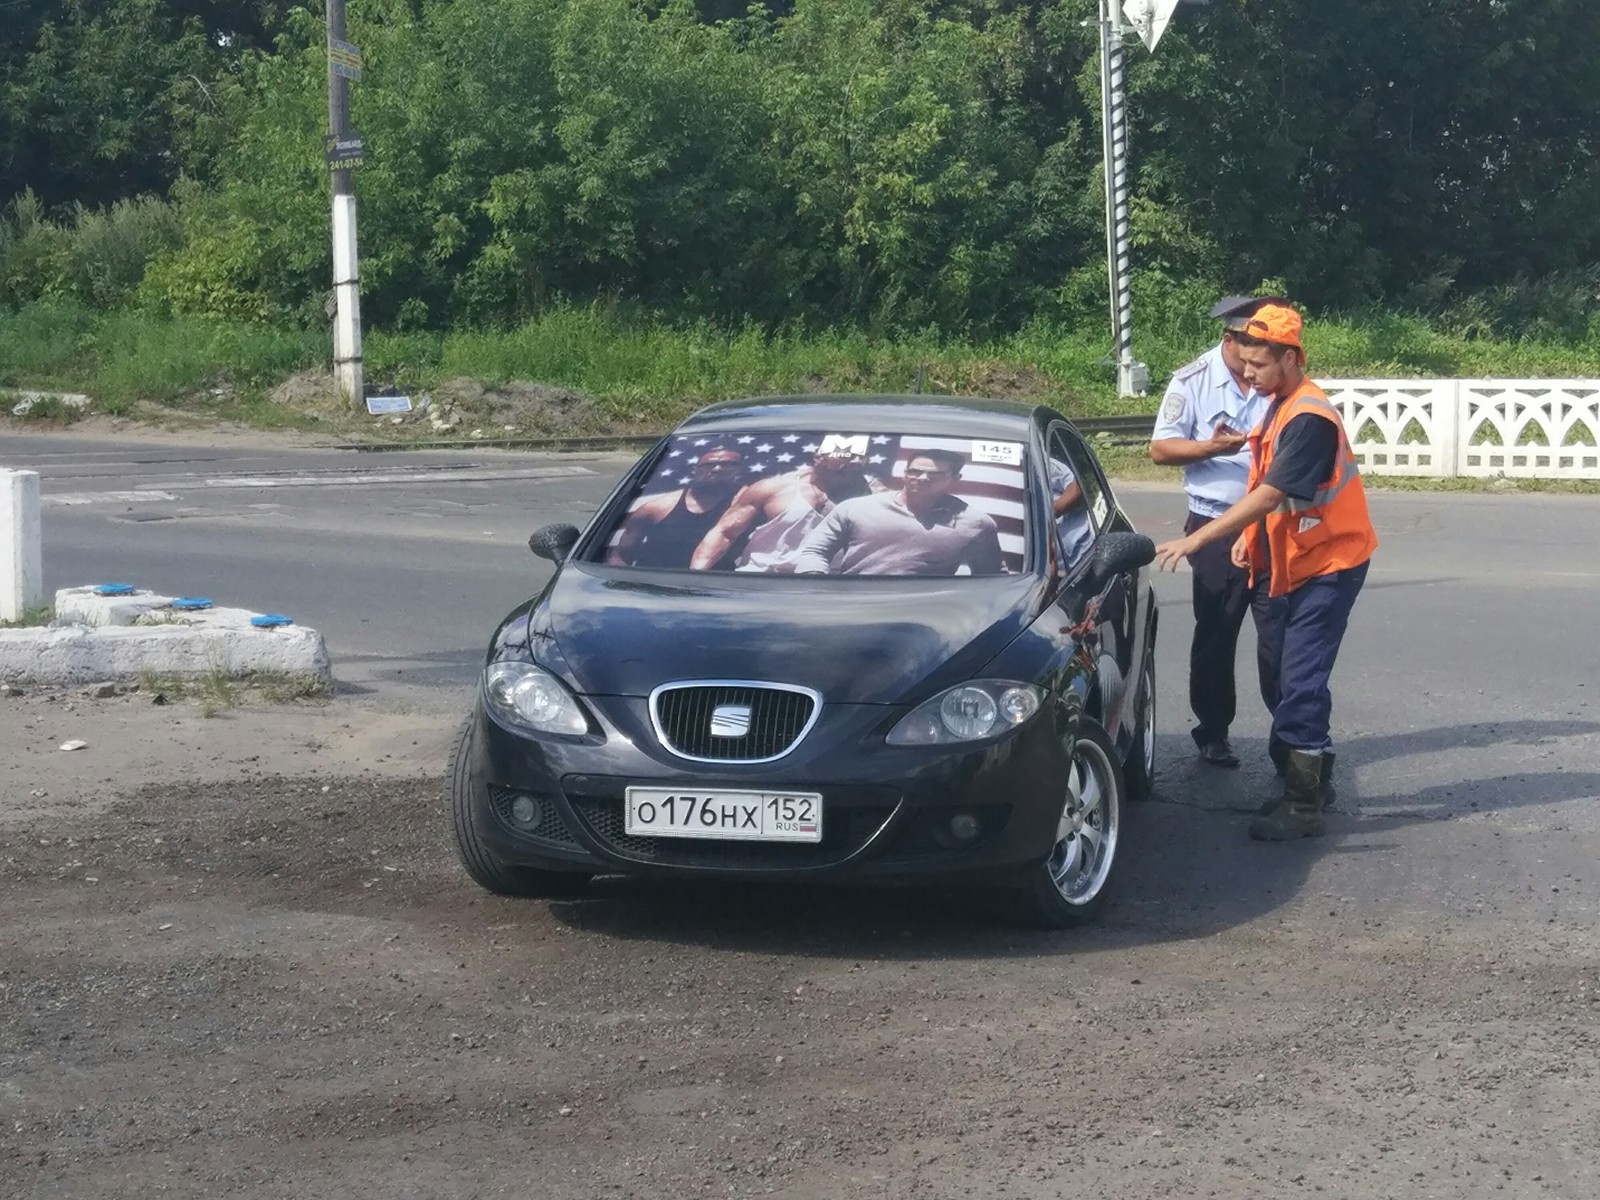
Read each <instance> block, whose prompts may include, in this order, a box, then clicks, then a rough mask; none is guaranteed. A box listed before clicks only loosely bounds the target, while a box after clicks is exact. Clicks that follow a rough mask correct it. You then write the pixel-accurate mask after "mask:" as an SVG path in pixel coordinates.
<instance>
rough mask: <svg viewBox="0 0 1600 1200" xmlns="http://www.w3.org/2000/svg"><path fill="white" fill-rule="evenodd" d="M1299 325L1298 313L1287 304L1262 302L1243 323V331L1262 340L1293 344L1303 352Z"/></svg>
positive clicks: (1285, 344) (1281, 344) (1282, 344)
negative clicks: (1253, 313)
mask: <svg viewBox="0 0 1600 1200" xmlns="http://www.w3.org/2000/svg"><path fill="white" fill-rule="evenodd" d="M1301 325H1302V322H1301V320H1300V314H1299V313H1297V312H1295V310H1294V309H1292V308H1290V307H1289V306H1288V305H1287V304H1263V305H1262V306H1261V307H1260V308H1258V309H1256V311H1255V315H1254V316H1253V317H1251V318H1250V320H1249V321H1247V322H1246V323H1245V326H1244V332H1245V333H1247V334H1249V335H1250V336H1251V337H1256V338H1260V339H1261V340H1262V341H1264V342H1276V343H1277V344H1278V345H1280V346H1293V347H1294V348H1295V349H1296V350H1298V351H1300V353H1301V354H1304V353H1305V347H1303V346H1302V345H1301V344H1300V328H1301Z"/></svg>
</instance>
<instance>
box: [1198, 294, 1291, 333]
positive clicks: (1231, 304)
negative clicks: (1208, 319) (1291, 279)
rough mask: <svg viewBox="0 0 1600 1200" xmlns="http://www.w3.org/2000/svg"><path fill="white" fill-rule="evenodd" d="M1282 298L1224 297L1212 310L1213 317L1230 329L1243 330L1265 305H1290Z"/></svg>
mask: <svg viewBox="0 0 1600 1200" xmlns="http://www.w3.org/2000/svg"><path fill="white" fill-rule="evenodd" d="M1288 303H1289V302H1288V301H1287V300H1285V299H1284V298H1283V297H1282V296H1224V297H1223V298H1222V299H1221V300H1218V301H1217V306H1216V307H1215V308H1213V309H1212V310H1211V315H1212V316H1213V317H1216V318H1218V319H1219V320H1221V321H1222V322H1223V323H1224V325H1225V326H1226V327H1227V328H1229V329H1243V328H1244V327H1245V322H1247V321H1248V320H1249V319H1250V318H1251V317H1253V316H1255V312H1256V309H1258V308H1260V307H1261V306H1262V305H1263V304H1288Z"/></svg>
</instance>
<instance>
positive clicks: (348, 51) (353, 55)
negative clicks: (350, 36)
mask: <svg viewBox="0 0 1600 1200" xmlns="http://www.w3.org/2000/svg"><path fill="white" fill-rule="evenodd" d="M328 69H329V70H331V71H332V72H333V73H334V74H335V75H337V76H338V77H339V78H340V79H352V80H354V79H360V78H361V47H359V46H352V45H351V44H350V43H349V42H346V41H341V40H339V39H338V38H330V39H329V40H328Z"/></svg>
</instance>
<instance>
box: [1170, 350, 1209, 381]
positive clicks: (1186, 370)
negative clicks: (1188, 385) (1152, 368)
mask: <svg viewBox="0 0 1600 1200" xmlns="http://www.w3.org/2000/svg"><path fill="white" fill-rule="evenodd" d="M1205 369H1206V360H1205V356H1204V355H1202V356H1201V357H1199V358H1197V359H1195V360H1194V361H1193V362H1192V363H1190V364H1188V366H1183V367H1179V368H1178V369H1177V370H1176V371H1174V372H1173V373H1172V382H1173V383H1182V382H1184V381H1185V380H1189V379H1193V378H1194V377H1195V376H1196V375H1198V374H1200V372H1201V371H1204V370H1205Z"/></svg>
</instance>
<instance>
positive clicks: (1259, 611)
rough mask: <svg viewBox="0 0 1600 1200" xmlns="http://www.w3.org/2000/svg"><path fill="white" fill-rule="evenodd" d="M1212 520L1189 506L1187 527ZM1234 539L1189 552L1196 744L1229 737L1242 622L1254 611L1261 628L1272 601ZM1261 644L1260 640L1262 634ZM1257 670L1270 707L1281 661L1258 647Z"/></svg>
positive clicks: (1189, 529)
mask: <svg viewBox="0 0 1600 1200" xmlns="http://www.w3.org/2000/svg"><path fill="white" fill-rule="evenodd" d="M1210 523H1211V518H1210V517H1203V516H1201V515H1200V514H1199V513H1197V512H1190V513H1189V519H1188V521H1186V522H1185V523H1184V526H1183V531H1184V533H1193V532H1194V531H1195V530H1196V529H1199V528H1201V527H1202V526H1204V525H1209V524H1210ZM1232 555H1233V539H1232V538H1222V539H1221V540H1219V541H1215V542H1211V543H1209V544H1208V545H1205V546H1202V547H1200V549H1198V550H1196V551H1195V552H1194V553H1193V554H1191V555H1190V556H1189V569H1190V571H1191V572H1192V573H1193V578H1194V639H1193V640H1192V641H1191V642H1190V643H1189V707H1190V708H1192V709H1193V710H1194V718H1195V726H1194V729H1193V730H1191V731H1190V735H1191V736H1192V737H1193V738H1194V740H1195V744H1196V745H1197V746H1204V745H1207V744H1208V743H1210V742H1221V741H1226V740H1227V737H1228V727H1229V726H1231V725H1232V724H1233V718H1234V715H1235V714H1236V712H1237V710H1238V696H1237V694H1236V692H1235V690H1234V681H1233V675H1234V661H1235V659H1236V658H1237V651H1238V646H1239V627H1240V626H1241V625H1243V624H1244V615H1245V613H1247V612H1250V611H1251V610H1252V609H1253V610H1254V611H1255V618H1256V628H1257V630H1258V631H1259V629H1260V628H1261V620H1262V616H1263V614H1264V613H1265V611H1266V605H1267V585H1266V583H1265V582H1262V583H1260V584H1258V585H1257V586H1256V587H1251V586H1250V572H1249V571H1246V570H1245V569H1244V568H1243V567H1236V566H1234V565H1233V559H1232ZM1257 645H1258V646H1259V645H1260V641H1259V638H1258V640H1257ZM1256 673H1257V675H1258V676H1259V677H1260V683H1261V698H1262V700H1263V701H1265V703H1266V705H1267V709H1268V711H1271V709H1272V705H1273V702H1274V700H1275V698H1276V697H1277V694H1278V662H1277V659H1273V660H1272V661H1271V662H1270V663H1269V662H1268V661H1267V660H1266V658H1264V657H1263V656H1261V655H1260V654H1259V653H1258V654H1257V656H1256Z"/></svg>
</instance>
